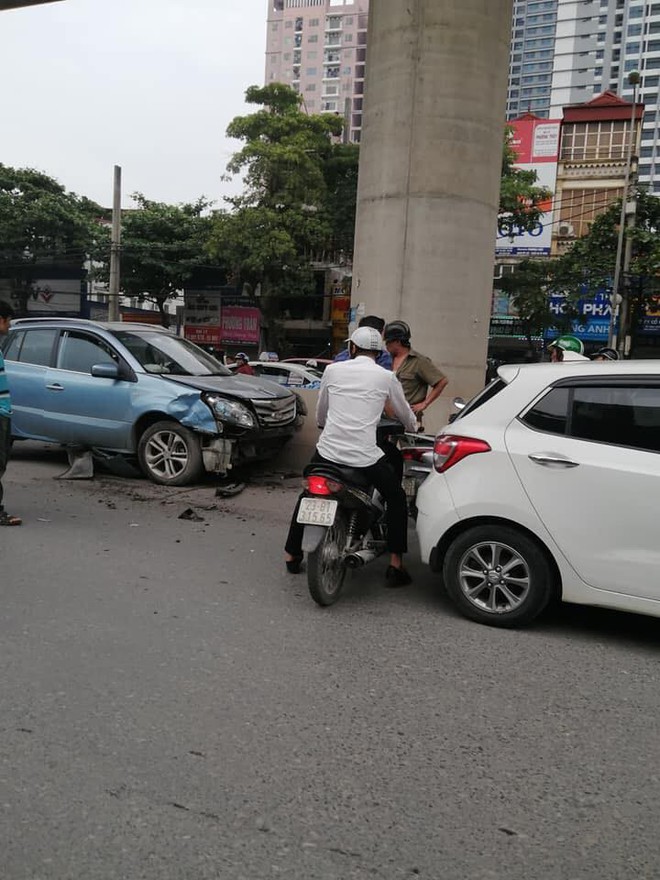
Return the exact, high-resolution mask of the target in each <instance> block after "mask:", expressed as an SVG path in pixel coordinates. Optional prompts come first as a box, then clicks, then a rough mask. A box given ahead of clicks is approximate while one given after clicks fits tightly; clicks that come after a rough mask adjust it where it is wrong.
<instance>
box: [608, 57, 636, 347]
mask: <svg viewBox="0 0 660 880" xmlns="http://www.w3.org/2000/svg"><path fill="white" fill-rule="evenodd" d="M640 79H641V77H640V75H639V73H638V72H637V71H636V70H632V71H631V72H630V74H629V75H628V82H629V83H630V84H631V85H632V86H633V101H632V113H631V117H630V131H629V133H628V135H629V136H628V152H627V155H626V172H625V179H624V182H623V194H622V196H621V216H620V218H619V235H618V238H617V243H616V263H615V266H614V281H613V283H612V317H611V319H610V332H609V339H608V345H609V346H610V348H616V349H617V351H618V352H619V354H620V355H621V356H622V357H623V355H624V354H625V353H626V339H627V322H628V316H629V290H628V288H627V287H626V286H625V281H626V280H627V274H628V270H629V268H630V261H631V259H632V238H631V237H630V235H628V236H627V237H626V235H625V233H626V229H627V230H628V231H630V230H631V229H632V228H633V227H634V226H635V214H636V209H637V204H636V202H635V201H634V200H633V201H632V202H631V203H629V202H628V192H629V190H630V184H631V177H632V166H633V154H634V152H635V147H636V145H637V91H638V88H639V83H640ZM624 239H625V249H624ZM622 256H623V261H622V259H621V258H622ZM622 262H623V266H622V265H621V264H622ZM622 270H623V272H622ZM622 274H623V278H624V285H623V286H622V284H621V276H622ZM621 289H623V293H622V292H621Z"/></svg>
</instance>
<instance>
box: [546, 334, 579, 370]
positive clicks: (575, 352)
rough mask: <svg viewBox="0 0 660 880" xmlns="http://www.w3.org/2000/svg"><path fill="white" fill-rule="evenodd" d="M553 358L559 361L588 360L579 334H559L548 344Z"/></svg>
mask: <svg viewBox="0 0 660 880" xmlns="http://www.w3.org/2000/svg"><path fill="white" fill-rule="evenodd" d="M548 348H549V349H550V356H551V359H552V360H553V361H554V362H555V363H557V362H562V361H586V360H589V358H587V357H586V355H585V354H584V345H583V344H582V341H581V340H580V339H578V338H577V336H558V337H557V339H553V341H552V342H550V343H549V344H548Z"/></svg>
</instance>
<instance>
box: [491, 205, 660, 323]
mask: <svg viewBox="0 0 660 880" xmlns="http://www.w3.org/2000/svg"><path fill="white" fill-rule="evenodd" d="M630 198H631V200H634V201H635V202H636V205H637V211H636V225H635V227H634V228H633V229H627V230H626V231H625V236H626V238H630V239H631V241H632V259H631V262H630V267H629V273H628V277H627V278H624V279H623V283H624V289H625V290H626V292H627V296H628V298H629V300H630V305H631V309H630V311H629V313H628V314H629V315H634V314H635V313H637V312H638V311H639V309H640V308H641V307H642V306H643V304H644V302H645V300H646V298H648V297H650V296H653V295H655V294H656V293H657V291H658V276H660V199H657V198H655V197H654V196H651V195H649V194H648V193H647V192H646V191H645V190H643V189H639V188H638V189H637V190H635V191H634V192H633V193H631V195H630ZM620 218H621V200H620V199H619V200H617V201H615V202H612V204H611V205H610V206H609V207H608V208H607V209H606V210H605V211H603V212H602V213H601V214H599V216H598V217H596V219H595V220H594V221H593V223H592V224H591V226H590V228H589V232H588V233H587V234H586V235H585V236H583V237H582V238H579V239H577V240H576V241H575V242H574V243H573V245H572V246H571V248H570V249H569V250H568V251H566V253H565V254H563V255H562V256H561V257H558V258H557V259H554V260H523V262H522V263H520V265H519V266H518V267H517V269H516V272H515V273H514V274H513V275H511V276H508V277H507V278H506V279H503V281H502V288H503V289H504V290H505V291H506V292H508V293H509V294H510V295H511V301H512V303H513V305H514V307H515V308H516V310H517V311H518V313H519V314H520V317H521V320H523V322H524V323H525V326H526V327H527V328H529V329H530V330H531V331H532V335H536V334H539V333H542V332H543V331H545V330H547V329H550V328H557V329H559V330H565V329H568V326H569V324H570V321H571V320H572V319H574V318H576V317H577V315H578V311H577V303H578V301H579V300H580V298H583V297H589V296H594V295H595V294H596V293H598V292H599V291H603V290H608V289H611V287H612V282H613V279H614V272H615V262H616V253H617V239H618V236H619V223H620ZM553 292H554V293H562V294H563V295H564V296H565V303H566V306H565V312H564V314H563V315H557V314H555V313H554V312H552V310H551V308H550V300H549V296H550V295H552V293H553ZM624 332H625V331H624ZM529 338H530V337H529V334H528V339H529Z"/></svg>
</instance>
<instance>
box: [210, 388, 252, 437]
mask: <svg viewBox="0 0 660 880" xmlns="http://www.w3.org/2000/svg"><path fill="white" fill-rule="evenodd" d="M204 399H205V400H206V402H207V404H208V405H209V406H210V407H211V409H212V410H213V414H214V415H215V416H216V417H217V418H218V419H220V421H221V422H226V423H227V424H228V425H236V427H238V428H247V429H250V428H255V427H256V425H257V422H256V420H255V417H254V416H253V415H252V413H251V412H250V410H249V409H248V408H247V406H244V405H243V404H242V403H238V402H237V401H235V400H227V399H226V398H224V397H215V396H214V395H212V394H207V395H206V397H205V398H204Z"/></svg>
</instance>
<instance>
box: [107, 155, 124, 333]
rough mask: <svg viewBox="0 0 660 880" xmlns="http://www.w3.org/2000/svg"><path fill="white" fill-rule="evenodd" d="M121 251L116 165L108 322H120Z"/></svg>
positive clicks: (116, 167) (118, 183) (119, 184)
mask: <svg viewBox="0 0 660 880" xmlns="http://www.w3.org/2000/svg"><path fill="white" fill-rule="evenodd" d="M120 251H121V168H120V167H119V165H115V180H114V191H113V197H112V241H111V243H110V284H109V289H108V294H109V297H110V301H109V303H108V321H118V320H119V287H120V284H119V272H120V267H119V254H120Z"/></svg>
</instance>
